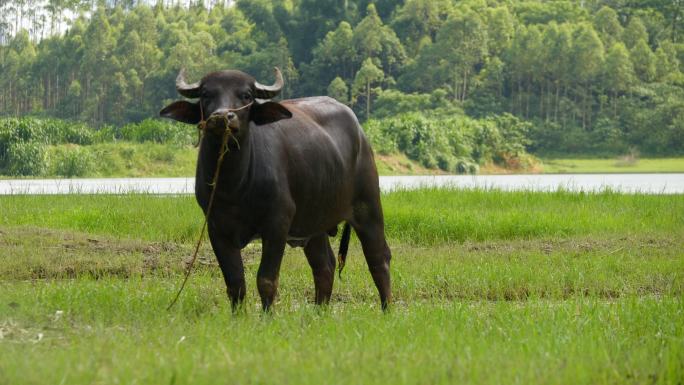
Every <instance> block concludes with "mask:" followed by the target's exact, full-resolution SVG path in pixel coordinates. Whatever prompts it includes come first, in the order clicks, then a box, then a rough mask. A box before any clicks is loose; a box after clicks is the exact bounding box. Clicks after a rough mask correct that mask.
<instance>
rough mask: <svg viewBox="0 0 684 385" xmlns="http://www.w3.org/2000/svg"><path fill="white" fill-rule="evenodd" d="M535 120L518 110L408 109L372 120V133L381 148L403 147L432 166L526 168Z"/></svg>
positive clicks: (457, 169) (386, 150)
mask: <svg viewBox="0 0 684 385" xmlns="http://www.w3.org/2000/svg"><path fill="white" fill-rule="evenodd" d="M530 127H531V125H530V124H529V123H527V122H524V121H522V120H520V119H518V118H516V117H514V116H513V115H510V114H504V115H500V116H495V117H490V118H487V119H479V120H478V119H471V118H468V117H466V116H463V115H458V116H449V117H446V118H445V117H439V116H438V117H426V116H424V115H423V114H420V113H407V114H402V115H399V116H396V117H393V118H388V119H382V120H370V121H368V122H366V125H365V130H366V134H367V136H368V138H369V140H370V141H371V144H372V145H373V146H374V148H375V150H376V151H378V152H379V153H381V154H386V153H391V152H396V151H400V152H403V153H404V154H406V156H407V157H408V158H409V159H412V160H415V161H418V162H419V163H421V164H422V165H423V166H424V167H427V168H440V169H442V170H444V171H449V172H457V173H462V174H465V173H477V172H478V170H479V166H478V163H485V162H494V163H496V164H499V165H500V166H503V167H513V168H526V167H527V166H528V165H532V164H533V161H534V158H532V157H529V156H528V154H527V152H526V151H525V148H526V146H527V145H528V144H529V139H528V137H527V134H528V132H529V130H530Z"/></svg>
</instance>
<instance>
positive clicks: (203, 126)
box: [194, 100, 254, 147]
mask: <svg viewBox="0 0 684 385" xmlns="http://www.w3.org/2000/svg"><path fill="white" fill-rule="evenodd" d="M252 104H254V101H251V102H249V103H247V104H245V105H244V106H242V107H238V108H227V109H226V112H225V113H224V114H221V115H220V117H222V118H223V119H224V120H225V121H226V129H227V128H228V114H229V113H231V112H237V111H240V110H244V109H245V108H247V107H250V106H251V105H252ZM199 107H200V121H199V123H197V143H195V144H194V146H195V147H198V146H199V145H200V142H201V141H202V137H203V136H204V135H205V134H206V130H207V121H206V120H204V108H202V101H201V100H200V102H199ZM210 118H211V117H210Z"/></svg>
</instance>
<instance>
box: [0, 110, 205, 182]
mask: <svg viewBox="0 0 684 385" xmlns="http://www.w3.org/2000/svg"><path fill="white" fill-rule="evenodd" d="M192 134H194V133H193V131H192V128H188V126H185V125H182V124H177V123H173V122H169V121H161V120H152V119H146V120H143V121H141V122H139V123H129V124H126V125H124V126H123V127H114V126H102V127H100V128H98V129H94V128H92V127H90V126H88V125H87V124H84V123H79V122H72V121H65V120H60V119H35V118H29V117H26V118H20V119H16V118H5V119H0V175H12V176H45V175H56V176H67V177H73V176H89V175H93V174H98V171H106V170H108V169H110V168H112V167H115V166H116V164H115V163H116V162H117V160H120V161H122V162H128V163H131V166H133V164H132V162H133V160H134V158H135V152H136V148H135V147H134V146H130V145H128V146H127V145H126V143H129V144H130V143H151V144H152V145H147V146H145V147H144V151H148V152H152V153H151V155H152V156H153V157H155V158H160V160H163V159H161V158H167V159H168V158H173V157H175V156H176V154H175V152H177V151H174V149H177V148H179V147H181V146H187V145H190V144H191V142H192V140H193V135H192ZM114 142H122V143H121V145H120V146H117V148H116V149H114V148H112V147H111V146H107V144H111V143H114ZM162 143H163V144H165V147H167V148H166V150H164V149H161V148H159V147H160V146H156V145H155V144H162ZM115 150H120V151H115ZM117 158H120V159H117ZM135 166H137V168H142V165H139V164H136V165H135ZM188 166H189V169H190V170H191V169H192V166H191V165H190V164H188ZM122 168H123V167H122ZM128 168H132V167H128ZM141 171H142V170H141ZM104 173H105V174H107V173H106V172H104Z"/></svg>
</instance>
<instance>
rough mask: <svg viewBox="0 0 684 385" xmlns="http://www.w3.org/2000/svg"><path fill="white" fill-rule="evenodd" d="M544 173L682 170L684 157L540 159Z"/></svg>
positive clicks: (683, 168) (683, 170)
mask: <svg viewBox="0 0 684 385" xmlns="http://www.w3.org/2000/svg"><path fill="white" fill-rule="evenodd" d="M541 168H542V172H543V173H545V174H579V173H654V172H684V158H644V159H629V158H627V157H624V158H613V159H542V167H541Z"/></svg>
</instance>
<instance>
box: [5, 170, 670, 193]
mask: <svg viewBox="0 0 684 385" xmlns="http://www.w3.org/2000/svg"><path fill="white" fill-rule="evenodd" d="M194 186H195V179H194V178H106V179H105V178H103V179H97V178H88V179H6V180H0V195H12V194H123V193H132V192H138V193H150V194H191V193H193V192H194ZM420 187H455V188H468V189H472V188H481V189H499V190H530V191H556V190H558V189H564V190H568V191H576V192H579V191H585V192H596V191H603V190H606V189H609V190H611V191H616V192H621V193H647V194H682V193H684V173H672V174H530V175H436V176H381V177H380V188H381V189H382V190H383V191H385V192H387V191H392V190H396V189H398V188H406V189H415V188H420Z"/></svg>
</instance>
